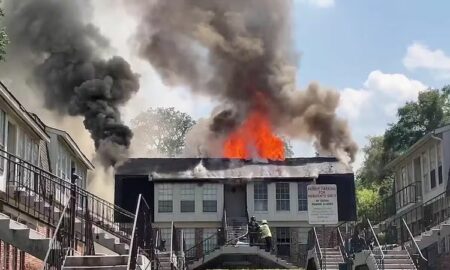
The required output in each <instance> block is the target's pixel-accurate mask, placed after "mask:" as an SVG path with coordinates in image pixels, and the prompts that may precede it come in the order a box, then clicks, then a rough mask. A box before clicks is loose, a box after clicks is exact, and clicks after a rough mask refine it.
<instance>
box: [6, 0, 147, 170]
mask: <svg viewBox="0 0 450 270" xmlns="http://www.w3.org/2000/svg"><path fill="white" fill-rule="evenodd" d="M6 9H7V11H8V12H7V13H8V14H7V18H6V23H7V27H8V34H9V36H10V39H11V48H12V50H11V52H9V57H10V58H12V59H14V58H15V57H16V56H17V57H20V58H22V59H24V60H25V61H27V63H28V65H29V68H31V69H32V81H33V83H34V84H35V85H36V86H37V89H38V90H40V91H41V94H42V95H43V97H44V104H45V106H46V108H47V109H49V110H52V111H55V112H57V113H58V114H60V115H61V116H65V115H70V116H82V117H83V118H84V121H83V123H84V126H85V127H86V129H87V130H89V132H90V134H91V137H92V138H93V140H94V143H95V148H96V151H97V154H98V156H99V158H100V159H101V161H102V163H103V165H105V166H111V165H112V166H113V165H114V164H115V163H116V162H117V161H119V160H120V159H121V158H122V157H123V156H124V155H126V154H127V149H128V147H129V145H130V140H131V137H132V132H131V130H130V129H129V128H128V127H127V126H126V125H124V124H123V122H122V120H121V117H120V113H119V107H120V106H121V105H123V104H125V103H126V102H127V101H128V100H129V99H130V98H131V96H132V95H133V94H134V93H135V92H136V91H137V90H138V88H139V82H138V76H137V75H136V74H134V73H133V72H132V71H131V68H130V65H129V64H128V63H127V62H126V61H125V60H124V59H122V58H121V57H118V56H114V57H112V58H110V59H107V60H105V59H104V58H103V57H102V56H101V52H102V51H103V50H104V49H105V48H108V41H107V40H106V39H105V38H104V37H103V36H102V35H101V34H100V33H99V31H98V29H96V28H95V27H94V26H93V25H92V24H90V23H89V22H88V21H87V19H86V18H89V14H88V12H89V9H90V7H89V1H87V0H80V1H59V0H39V1H35V0H20V1H16V0H9V1H6ZM18 72H20V71H18Z"/></svg>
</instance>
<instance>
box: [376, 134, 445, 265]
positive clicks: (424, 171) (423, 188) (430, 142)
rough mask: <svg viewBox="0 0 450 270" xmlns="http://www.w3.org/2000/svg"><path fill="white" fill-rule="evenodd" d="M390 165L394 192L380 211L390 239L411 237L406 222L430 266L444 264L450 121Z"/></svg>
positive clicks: (383, 225) (403, 239)
mask: <svg viewBox="0 0 450 270" xmlns="http://www.w3.org/2000/svg"><path fill="white" fill-rule="evenodd" d="M387 169H389V170H392V171H393V174H394V194H393V195H392V196H390V197H388V198H386V199H384V200H382V201H383V204H384V205H385V206H386V203H387V204H388V206H387V207H385V206H384V207H382V211H380V212H381V213H382V215H381V218H380V219H379V221H381V222H380V225H381V226H380V228H381V230H384V231H385V232H386V239H387V240H386V241H388V242H392V243H403V242H405V241H410V240H411V238H410V237H409V235H408V232H407V230H406V229H405V226H404V223H406V224H407V226H408V228H409V229H410V231H411V232H412V234H413V235H414V237H417V239H419V240H417V241H418V242H417V243H418V246H419V247H420V249H421V250H422V252H423V254H425V256H426V257H427V258H428V266H430V267H437V266H438V265H441V264H442V263H443V262H444V261H446V260H448V256H449V255H450V253H449V252H450V232H449V231H448V230H446V229H445V228H447V226H450V225H447V224H450V223H449V221H450V197H449V194H450V193H449V191H450V186H449V184H448V182H449V177H450V125H448V126H444V127H441V128H438V129H436V130H434V131H433V132H431V133H429V134H427V135H425V136H424V137H422V138H421V139H420V140H419V141H417V142H416V143H415V144H414V145H413V146H411V147H410V148H409V149H408V150H407V151H406V152H405V153H404V154H403V155H401V156H399V157H398V158H396V159H395V160H393V161H392V162H391V163H389V164H388V165H387ZM403 220H404V222H403ZM433 231H437V232H439V233H438V234H437V235H433ZM430 232H431V234H430ZM419 236H420V237H419ZM433 269H434V268H433ZM436 269H440V268H436Z"/></svg>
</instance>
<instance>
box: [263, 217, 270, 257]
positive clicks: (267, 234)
mask: <svg viewBox="0 0 450 270" xmlns="http://www.w3.org/2000/svg"><path fill="white" fill-rule="evenodd" d="M261 223H262V225H261V227H260V232H261V238H263V239H264V240H265V242H266V251H267V252H270V250H271V249H272V233H271V232H270V228H269V225H267V220H263V221H262V222H261Z"/></svg>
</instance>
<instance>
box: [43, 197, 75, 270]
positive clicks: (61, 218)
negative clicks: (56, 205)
mask: <svg viewBox="0 0 450 270" xmlns="http://www.w3.org/2000/svg"><path fill="white" fill-rule="evenodd" d="M71 201H72V197H69V200H68V201H67V203H66V206H65V207H64V210H63V211H62V212H61V216H60V218H59V221H58V225H57V226H56V229H55V231H54V233H53V237H52V239H51V240H50V242H49V244H48V250H47V253H46V254H45V258H44V263H43V267H42V269H43V270H45V269H50V268H48V267H47V265H48V264H49V259H50V253H51V252H52V250H53V249H52V247H53V245H55V244H56V242H57V240H56V238H57V236H58V233H59V231H60V230H61V227H62V224H63V220H64V218H66V217H65V214H66V213H67V212H68V209H69V205H70V203H71ZM66 237H68V236H66ZM63 240H64V239H63ZM67 240H69V239H67ZM65 248H67V249H68V250H67V251H66V253H65V256H67V254H68V251H69V249H70V240H69V246H68V247H65ZM65 256H64V257H65ZM60 260H61V263H62V262H64V258H60ZM61 266H62V265H59V266H58V267H61Z"/></svg>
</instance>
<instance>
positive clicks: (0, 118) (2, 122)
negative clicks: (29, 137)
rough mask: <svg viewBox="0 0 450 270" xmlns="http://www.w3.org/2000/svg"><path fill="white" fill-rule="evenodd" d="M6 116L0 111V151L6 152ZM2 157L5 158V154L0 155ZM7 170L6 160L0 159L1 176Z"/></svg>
mask: <svg viewBox="0 0 450 270" xmlns="http://www.w3.org/2000/svg"><path fill="white" fill-rule="evenodd" d="M5 127H6V114H5V112H4V111H3V110H0V150H3V151H4V150H5V144H6V128H5ZM0 154H1V156H4V153H3V152H1V153H0ZM4 169H5V160H4V159H3V158H1V159H0V174H2V173H3V170H4Z"/></svg>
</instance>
